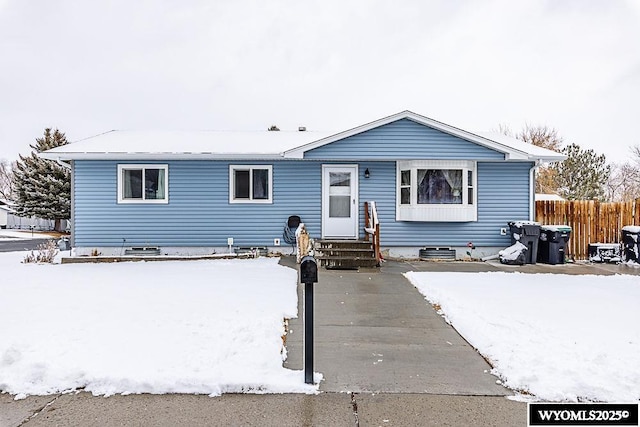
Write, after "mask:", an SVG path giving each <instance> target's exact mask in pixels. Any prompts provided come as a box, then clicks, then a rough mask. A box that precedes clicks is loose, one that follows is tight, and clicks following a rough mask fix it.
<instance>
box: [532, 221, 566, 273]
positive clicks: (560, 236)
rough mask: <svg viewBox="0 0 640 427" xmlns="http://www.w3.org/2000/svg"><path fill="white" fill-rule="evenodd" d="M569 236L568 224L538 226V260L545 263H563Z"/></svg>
mask: <svg viewBox="0 0 640 427" xmlns="http://www.w3.org/2000/svg"><path fill="white" fill-rule="evenodd" d="M570 237H571V227H570V226H568V225H543V226H541V227H540V243H539V244H538V245H539V246H538V261H539V262H543V263H545V264H554V265H555V264H564V261H565V253H566V250H565V248H566V247H567V242H568V241H569V238H570Z"/></svg>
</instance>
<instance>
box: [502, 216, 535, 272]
mask: <svg viewBox="0 0 640 427" xmlns="http://www.w3.org/2000/svg"><path fill="white" fill-rule="evenodd" d="M508 225H509V231H510V232H511V244H512V245H513V244H515V243H516V242H520V243H522V244H523V245H525V246H526V247H527V252H526V260H525V264H535V263H536V259H537V256H538V240H540V223H539V222H534V221H510V222H509V223H508Z"/></svg>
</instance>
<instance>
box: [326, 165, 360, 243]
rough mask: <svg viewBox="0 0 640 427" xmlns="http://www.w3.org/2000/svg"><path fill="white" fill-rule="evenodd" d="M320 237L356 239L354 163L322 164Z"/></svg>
mask: <svg viewBox="0 0 640 427" xmlns="http://www.w3.org/2000/svg"><path fill="white" fill-rule="evenodd" d="M322 237H324V238H340V239H357V238H358V166H357V165H344V166H343V165H335V166H334V165H322Z"/></svg>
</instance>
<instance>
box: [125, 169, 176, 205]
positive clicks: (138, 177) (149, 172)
mask: <svg viewBox="0 0 640 427" xmlns="http://www.w3.org/2000/svg"><path fill="white" fill-rule="evenodd" d="M168 170H169V167H168V165H154V164H146V165H132V164H123V165H118V203H168V202H169V187H168Z"/></svg>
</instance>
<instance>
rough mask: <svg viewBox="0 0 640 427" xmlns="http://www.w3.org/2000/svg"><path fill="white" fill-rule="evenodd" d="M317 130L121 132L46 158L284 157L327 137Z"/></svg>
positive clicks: (82, 142) (51, 152) (48, 153)
mask: <svg viewBox="0 0 640 427" xmlns="http://www.w3.org/2000/svg"><path fill="white" fill-rule="evenodd" d="M327 135H328V134H327V133H322V132H315V131H302V132H300V131H295V132H294V131H266V130H265V131H119V130H114V131H110V132H106V133H103V134H100V135H96V136H92V137H89V138H85V139H82V140H80V141H76V142H72V143H70V144H67V145H63V146H61V147H56V148H53V149H51V150H47V151H46V152H45V153H44V154H45V156H43V157H45V158H52V159H56V158H61V159H63V160H65V159H92V158H100V159H108V158H112V159H115V158H118V159H120V158H123V157H135V158H180V157H185V158H189V157H198V158H242V157H251V158H256V157H258V158H280V157H282V152H284V151H285V150H287V149H289V148H293V147H296V146H299V145H303V144H306V143H308V142H310V141H314V140H317V139H322V138H325V137H326V136H327Z"/></svg>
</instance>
